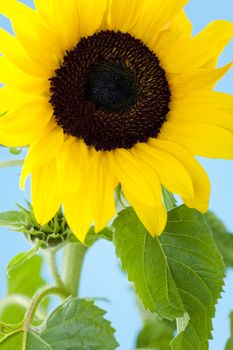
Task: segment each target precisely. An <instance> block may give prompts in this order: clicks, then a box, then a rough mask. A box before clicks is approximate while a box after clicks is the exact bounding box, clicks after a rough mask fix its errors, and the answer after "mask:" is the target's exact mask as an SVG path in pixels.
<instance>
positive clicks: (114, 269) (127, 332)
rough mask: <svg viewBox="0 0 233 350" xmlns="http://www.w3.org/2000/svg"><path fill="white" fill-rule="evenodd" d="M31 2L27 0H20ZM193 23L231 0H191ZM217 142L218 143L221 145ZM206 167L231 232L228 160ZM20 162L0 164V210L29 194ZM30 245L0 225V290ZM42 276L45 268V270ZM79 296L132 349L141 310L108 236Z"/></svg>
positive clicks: (230, 15) (221, 11) (232, 166)
mask: <svg viewBox="0 0 233 350" xmlns="http://www.w3.org/2000/svg"><path fill="white" fill-rule="evenodd" d="M24 2H25V3H27V4H31V1H29V0H28V1H24ZM186 9H187V13H188V15H189V17H190V18H191V20H192V22H193V26H194V32H195V33H196V32H198V31H200V30H201V29H202V28H203V27H204V26H205V25H206V24H207V23H208V22H210V21H212V20H214V19H228V20H231V21H233V2H232V0H221V1H218V0H204V1H203V0H190V3H189V4H188V5H187V7H186ZM0 25H1V26H6V27H7V28H9V24H8V23H7V21H6V20H4V19H3V18H1V17H0ZM230 60H233V43H231V44H230V45H229V47H228V48H227V49H226V50H225V51H224V54H223V56H222V57H221V59H220V64H224V63H226V62H228V61H230ZM217 90H219V91H225V92H229V93H232V94H233V70H232V71H231V72H230V73H229V74H228V75H227V76H226V77H225V78H224V79H223V80H222V81H221V82H220V83H219V84H218V86H217ZM220 147H221V145H220ZM8 158H10V155H9V152H8V151H7V150H4V149H0V160H3V159H8ZM200 162H201V163H202V165H203V166H204V168H205V169H206V170H207V172H208V174H209V176H210V179H211V183H212V195H211V204H210V207H211V209H212V210H214V211H215V212H216V213H217V214H218V216H219V217H220V218H221V219H222V220H223V221H224V223H225V224H226V225H227V227H228V228H229V230H231V231H232V232H233V205H232V198H233V180H232V179H233V161H222V160H207V159H200ZM19 172H20V169H19V168H15V169H4V170H0V184H1V185H0V210H1V211H6V210H12V208H14V207H15V204H14V203H16V202H18V203H23V200H24V199H25V198H29V191H28V189H27V191H26V192H21V191H20V190H19V188H18V178H19ZM28 248H29V246H28V244H27V243H26V242H25V240H24V238H23V236H21V235H20V234H17V233H12V232H8V231H6V230H4V229H1V230H0V295H1V296H2V295H3V293H4V290H5V279H6V276H5V268H6V265H7V263H8V262H9V260H10V259H11V258H12V257H13V256H14V255H15V254H17V253H19V252H20V251H23V250H27V249H28ZM45 275H46V276H47V272H46V271H45ZM81 296H83V297H106V298H108V299H109V300H110V303H105V302H102V303H100V304H101V306H102V307H103V308H105V309H106V310H108V314H107V317H108V318H109V319H110V320H111V321H112V323H113V326H114V327H115V328H116V329H117V333H116V335H117V338H118V341H119V342H120V344H121V347H120V349H121V350H131V349H133V345H134V338H135V334H136V332H137V331H138V329H139V328H140V316H139V314H138V311H137V307H136V301H135V299H134V296H133V293H132V290H131V286H130V284H129V283H128V282H127V279H126V277H125V276H124V274H123V273H122V272H121V271H120V269H119V261H118V260H117V258H116V256H115V252H114V248H113V246H112V245H111V244H109V243H107V242H99V243H98V244H96V245H95V246H94V247H93V248H92V249H90V251H89V252H88V254H87V256H86V260H85V263H84V269H83V275H82V283H81ZM232 296H233V271H229V272H228V275H227V278H226V285H225V293H224V295H223V299H222V300H221V301H220V302H219V305H218V307H217V315H216V319H215V320H214V334H213V335H214V340H213V341H211V344H210V350H222V349H223V348H224V344H225V341H226V339H227V337H228V335H229V322H228V318H227V317H228V314H229V311H230V310H233V298H232Z"/></svg>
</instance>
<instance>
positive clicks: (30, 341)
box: [0, 330, 52, 350]
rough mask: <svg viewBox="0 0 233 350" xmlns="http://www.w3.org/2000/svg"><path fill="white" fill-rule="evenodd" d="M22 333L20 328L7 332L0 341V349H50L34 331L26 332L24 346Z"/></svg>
mask: <svg viewBox="0 0 233 350" xmlns="http://www.w3.org/2000/svg"><path fill="white" fill-rule="evenodd" d="M23 337H24V333H23V331H22V330H19V331H16V332H13V333H11V334H8V335H7V336H6V337H5V338H4V339H2V340H1V341H0V350H22V349H23V350H52V348H51V347H50V346H49V345H48V344H46V343H45V342H44V341H43V340H42V339H41V338H40V337H39V335H37V334H36V333H34V332H29V333H28V334H27V342H26V347H25V346H24V345H23V343H24V342H23Z"/></svg>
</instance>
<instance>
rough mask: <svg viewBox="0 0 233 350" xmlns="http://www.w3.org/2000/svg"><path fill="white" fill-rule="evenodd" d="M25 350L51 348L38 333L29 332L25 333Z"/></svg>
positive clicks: (47, 349)
mask: <svg viewBox="0 0 233 350" xmlns="http://www.w3.org/2000/svg"><path fill="white" fill-rule="evenodd" d="M25 350H52V348H51V346H50V345H49V344H47V343H46V342H45V341H44V340H43V339H41V337H40V336H39V335H38V334H36V333H34V332H29V333H28V334H27V344H26V349H25Z"/></svg>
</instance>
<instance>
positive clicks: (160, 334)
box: [137, 316, 175, 350]
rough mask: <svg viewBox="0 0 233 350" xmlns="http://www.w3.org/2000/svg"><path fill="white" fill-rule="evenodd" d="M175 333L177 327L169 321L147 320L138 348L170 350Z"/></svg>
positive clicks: (140, 335) (139, 338)
mask: <svg viewBox="0 0 233 350" xmlns="http://www.w3.org/2000/svg"><path fill="white" fill-rule="evenodd" d="M174 333H175V325H174V323H173V322H170V321H167V320H161V321H160V320H159V319H158V317H156V316H154V317H153V318H152V317H151V319H150V320H147V321H146V323H145V325H144V327H143V329H142V330H141V332H140V333H139V335H138V338H137V347H138V348H147V349H148V348H154V349H157V350H170V349H171V348H170V346H169V344H170V342H171V340H172V338H173V336H174Z"/></svg>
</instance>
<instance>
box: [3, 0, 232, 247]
mask: <svg viewBox="0 0 233 350" xmlns="http://www.w3.org/2000/svg"><path fill="white" fill-rule="evenodd" d="M187 2H188V1H187V0H156V1H154V0H122V1H119V0H99V1H98V2H97V1H96V0H78V1H77V0H68V1H66V2H64V1H62V0H49V1H48V0H35V9H32V8H29V7H27V6H26V5H24V4H22V3H20V2H19V1H17V0H1V2H0V11H1V13H2V14H3V15H5V16H7V17H8V18H10V20H11V21H12V25H13V28H14V31H15V35H11V34H9V33H7V32H5V31H4V30H0V51H1V53H2V56H1V57H0V77H1V78H0V80H1V82H2V83H3V84H4V86H3V87H2V88H1V90H0V103H1V109H2V112H6V111H7V113H6V115H4V116H3V117H2V118H1V119H0V142H1V143H2V144H4V145H7V146H12V147H20V146H27V145H29V151H28V155H27V158H26V160H25V163H24V166H23V169H22V173H21V180H20V181H21V187H23V186H24V181H25V179H26V178H27V176H28V175H30V174H31V176H32V178H31V193H32V202H33V208H34V214H35V217H36V220H37V221H38V222H39V224H41V225H45V224H46V223H47V222H48V221H49V220H51V218H52V217H53V216H54V215H55V213H56V212H57V210H58V208H59V207H60V206H61V204H62V205H63V207H64V213H65V216H66V219H67V221H68V224H69V225H70V227H71V229H72V231H73V232H74V233H75V234H76V235H77V236H78V238H79V239H81V240H82V241H84V239H85V235H86V233H87V232H88V229H89V228H90V226H91V225H94V226H95V231H97V232H98V231H101V230H102V229H103V228H104V227H105V225H106V224H107V223H108V222H109V220H111V219H112V218H113V217H114V215H115V200H114V191H115V188H116V186H117V185H118V184H119V183H120V184H121V187H122V190H123V192H124V195H125V197H126V198H127V200H128V202H129V203H130V204H131V205H133V207H134V209H135V210H136V212H137V215H138V216H139V218H140V219H141V221H142V222H143V224H144V225H145V227H146V228H147V229H148V231H149V232H150V233H151V234H152V235H155V234H157V235H159V234H160V233H161V232H162V231H163V229H164V226H165V224H166V217H167V214H166V210H165V208H164V204H163V199H162V191H161V185H163V186H165V187H166V188H167V189H168V190H169V191H171V192H173V193H175V194H178V195H179V196H180V197H181V198H182V199H183V201H184V202H185V203H186V205H188V206H189V207H192V208H196V209H198V210H200V211H202V212H204V211H206V210H207V208H208V201H209V193H210V184H209V180H208V177H207V175H206V173H205V171H204V170H203V169H202V167H201V166H200V165H199V163H198V162H197V160H196V159H195V158H194V156H195V155H202V156H207V157H220V158H221V157H223V158H232V156H233V137H232V132H233V119H232V114H231V111H232V108H233V99H232V96H229V95H227V94H223V93H217V92H214V91H213V87H214V85H215V84H216V82H217V81H218V80H219V79H220V78H221V77H222V76H223V75H224V74H225V73H226V72H227V70H228V69H229V68H230V67H231V64H228V65H227V66H225V67H222V68H217V67H216V65H217V59H218V56H219V55H220V53H221V51H222V50H223V48H224V47H225V46H226V45H227V43H228V42H229V40H230V39H231V38H232V36H233V24H232V23H229V22H227V21H215V22H213V23H211V24H210V25H208V26H207V27H206V28H205V29H204V30H203V31H202V32H201V33H199V34H197V35H196V36H192V26H191V23H190V21H189V19H188V18H187V16H186V14H185V12H184V10H183V7H184V6H185V5H186V3H187ZM220 144H221V147H219V145H220Z"/></svg>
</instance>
